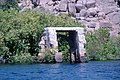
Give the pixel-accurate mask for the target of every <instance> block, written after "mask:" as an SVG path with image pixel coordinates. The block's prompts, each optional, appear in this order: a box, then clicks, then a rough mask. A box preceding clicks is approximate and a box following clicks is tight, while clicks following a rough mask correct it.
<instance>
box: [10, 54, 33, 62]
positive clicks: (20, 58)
mask: <svg viewBox="0 0 120 80" xmlns="http://www.w3.org/2000/svg"><path fill="white" fill-rule="evenodd" d="M33 61H34V57H32V56H31V55H30V53H22V54H16V55H14V56H12V57H11V62H12V63H21V64H23V63H33Z"/></svg>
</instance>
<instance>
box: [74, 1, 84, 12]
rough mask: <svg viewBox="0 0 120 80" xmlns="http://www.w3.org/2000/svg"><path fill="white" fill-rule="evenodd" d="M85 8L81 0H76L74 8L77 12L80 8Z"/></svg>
mask: <svg viewBox="0 0 120 80" xmlns="http://www.w3.org/2000/svg"><path fill="white" fill-rule="evenodd" d="M84 8H85V5H84V4H83V2H82V1H77V3H76V9H77V11H78V12H80V10H81V9H84Z"/></svg>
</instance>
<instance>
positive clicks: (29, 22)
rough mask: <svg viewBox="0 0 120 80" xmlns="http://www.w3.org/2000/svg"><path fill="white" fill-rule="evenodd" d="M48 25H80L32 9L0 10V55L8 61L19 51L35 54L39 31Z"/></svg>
mask: <svg viewBox="0 0 120 80" xmlns="http://www.w3.org/2000/svg"><path fill="white" fill-rule="evenodd" d="M49 26H52V27H53V26H55V27H60V26H80V24H79V23H78V22H77V21H75V20H72V19H68V18H65V17H62V16H54V15H52V14H44V13H40V12H38V11H33V10H26V11H24V12H20V13H19V12H18V11H16V10H5V11H3V10H0V55H3V56H4V59H5V60H6V63H8V62H9V63H10V61H11V60H10V59H11V57H13V56H15V55H21V53H26V54H27V53H30V55H31V56H36V55H37V53H38V51H39V48H38V42H39V39H40V36H41V33H42V31H43V29H44V28H45V27H49Z"/></svg>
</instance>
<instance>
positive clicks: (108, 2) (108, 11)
mask: <svg viewBox="0 0 120 80" xmlns="http://www.w3.org/2000/svg"><path fill="white" fill-rule="evenodd" d="M118 4H120V1H119V0H19V3H18V5H19V6H20V8H21V10H24V9H26V8H27V9H28V8H29V9H37V10H40V11H43V12H45V13H47V12H50V13H54V14H59V13H70V14H71V15H72V17H74V19H77V20H78V21H79V22H81V23H82V24H83V25H84V26H85V27H86V30H87V31H94V30H97V29H98V28H100V27H106V28H110V30H111V31H110V33H111V35H117V33H119V31H120V30H119V28H120V8H119V5H118Z"/></svg>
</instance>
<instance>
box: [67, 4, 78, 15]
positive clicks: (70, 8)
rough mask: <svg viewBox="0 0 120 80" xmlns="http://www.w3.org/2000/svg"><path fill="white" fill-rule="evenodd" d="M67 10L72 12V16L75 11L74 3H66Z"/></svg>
mask: <svg viewBox="0 0 120 80" xmlns="http://www.w3.org/2000/svg"><path fill="white" fill-rule="evenodd" d="M68 11H69V12H70V13H71V14H72V16H75V13H76V8H75V3H68Z"/></svg>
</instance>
